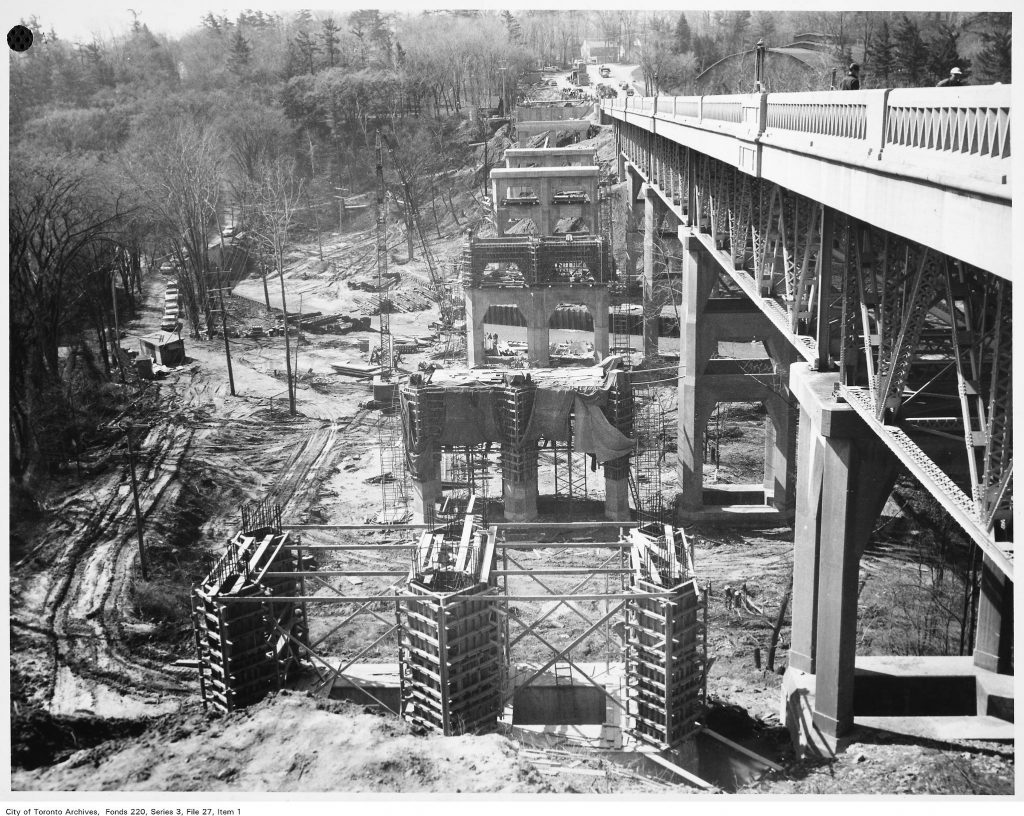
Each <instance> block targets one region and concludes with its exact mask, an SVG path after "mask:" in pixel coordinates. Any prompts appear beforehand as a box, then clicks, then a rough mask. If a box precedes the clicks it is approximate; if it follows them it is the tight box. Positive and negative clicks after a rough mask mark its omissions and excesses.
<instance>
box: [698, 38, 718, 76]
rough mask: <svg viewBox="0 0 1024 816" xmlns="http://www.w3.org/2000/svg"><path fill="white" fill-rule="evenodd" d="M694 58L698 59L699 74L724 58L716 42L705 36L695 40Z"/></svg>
mask: <svg viewBox="0 0 1024 816" xmlns="http://www.w3.org/2000/svg"><path fill="white" fill-rule="evenodd" d="M693 56H694V57H696V59H697V73H700V72H701V71H703V70H705V69H706V68H708V67H709V66H711V65H713V64H714V63H716V62H718V60H720V59H721V58H722V52H721V51H720V50H719V48H718V46H717V45H716V44H715V41H714V40H713V39H711V37H709V36H707V35H705V34H698V35H697V36H696V37H694V38H693Z"/></svg>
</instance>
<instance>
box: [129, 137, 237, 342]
mask: <svg viewBox="0 0 1024 816" xmlns="http://www.w3.org/2000/svg"><path fill="white" fill-rule="evenodd" d="M164 125H165V126H164V129H163V131H162V132H159V133H158V132H156V131H155V130H151V131H150V132H149V133H147V134H144V136H143V137H142V139H141V140H140V142H139V143H138V144H137V145H136V150H135V152H134V155H132V156H130V157H129V158H128V159H127V160H126V161H125V165H124V166H125V170H126V172H127V175H128V177H129V178H130V179H131V180H132V181H133V182H134V183H135V184H137V185H138V186H139V187H140V188H141V189H142V190H143V191H144V193H145V201H146V206H147V207H148V208H149V209H150V210H151V211H152V213H153V214H154V216H155V217H156V219H157V220H158V221H159V222H160V223H162V224H163V226H164V228H165V230H166V235H167V239H168V241H169V248H170V251H171V253H172V254H173V255H174V256H176V257H177V259H178V263H179V265H180V267H181V272H180V274H179V281H178V282H179V289H180V291H181V293H182V295H183V299H184V301H185V308H186V310H187V312H188V316H189V320H190V321H191V323H192V332H193V336H195V337H199V335H200V329H201V327H205V328H206V331H207V333H209V332H210V331H211V330H212V327H213V317H212V313H211V310H210V302H209V297H208V294H207V280H208V277H209V271H210V257H209V238H210V235H211V232H212V230H213V228H214V225H215V223H216V219H217V212H218V209H219V206H220V199H221V194H222V192H221V191H222V182H223V170H224V161H223V158H222V153H221V150H220V146H219V144H218V140H217V139H216V137H215V134H214V132H213V131H212V129H211V128H209V127H208V126H206V125H203V124H200V123H198V122H195V121H190V120H187V119H186V120H182V121H179V122H176V123H174V124H172V125H170V126H169V127H168V126H167V125H166V123H164ZM168 130H169V132H167V131H168Z"/></svg>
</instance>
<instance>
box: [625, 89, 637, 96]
mask: <svg viewBox="0 0 1024 816" xmlns="http://www.w3.org/2000/svg"><path fill="white" fill-rule="evenodd" d="M635 93H636V91H634V90H633V89H632V88H626V96H633V94H635Z"/></svg>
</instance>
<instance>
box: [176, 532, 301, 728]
mask: <svg viewBox="0 0 1024 816" xmlns="http://www.w3.org/2000/svg"><path fill="white" fill-rule="evenodd" d="M302 594H303V588H302V579H301V577H300V575H299V560H298V558H297V554H296V552H295V549H294V548H293V547H291V546H288V534H287V533H281V532H280V531H277V530H273V529H270V528H264V529H261V530H257V531H254V532H252V533H249V534H243V533H239V534H238V535H236V536H235V537H234V538H233V539H232V540H231V541H230V542H228V547H227V552H226V553H225V555H224V557H223V558H222V559H221V561H220V562H219V563H218V564H217V565H216V566H215V567H214V569H213V570H212V571H211V572H210V574H209V576H207V578H206V579H205V580H204V581H203V583H202V584H200V585H199V586H197V587H194V589H193V592H192V598H191V600H192V621H193V627H194V630H195V640H196V652H197V656H198V663H199V687H200V693H201V695H202V697H203V704H204V706H205V707H206V708H207V710H212V711H214V712H219V713H227V712H229V711H233V710H235V709H237V708H241V707H244V706H247V705H251V704H252V703H255V702H257V701H259V700H261V699H262V698H263V697H265V696H266V695H267V694H268V693H269V692H270V691H272V690H275V689H279V688H281V686H282V684H283V683H284V681H285V680H286V679H287V677H288V676H289V675H290V674H291V673H292V672H293V670H294V669H295V668H296V667H297V664H298V657H299V651H300V648H301V646H302V644H304V643H307V642H308V634H307V630H306V619H305V610H304V609H303V608H302V606H301V604H299V603H296V602H294V601H277V600H275V596H282V597H296V596H299V595H302ZM254 597H259V598H261V600H260V601H259V602H253V601H252V600H251V599H252V598H254ZM242 599H248V600H242Z"/></svg>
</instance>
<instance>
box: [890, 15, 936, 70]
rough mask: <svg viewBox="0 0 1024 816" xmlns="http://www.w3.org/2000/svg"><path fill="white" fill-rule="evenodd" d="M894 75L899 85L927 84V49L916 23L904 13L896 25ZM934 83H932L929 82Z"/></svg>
mask: <svg viewBox="0 0 1024 816" xmlns="http://www.w3.org/2000/svg"><path fill="white" fill-rule="evenodd" d="M895 43H896V65H895V71H894V74H895V77H896V79H897V84H899V85H900V86H901V87H912V86H915V85H924V84H927V83H926V82H925V80H926V79H927V74H928V64H927V63H928V49H927V47H926V46H925V44H924V40H922V39H921V29H920V28H918V25H917V23H915V22H914V21H913V20H911V19H910V18H909V17H908V16H907V15H906V14H904V15H903V16H902V17H901V18H900V21H899V23H898V25H897V26H896V32H895ZM931 84H934V83H931Z"/></svg>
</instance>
